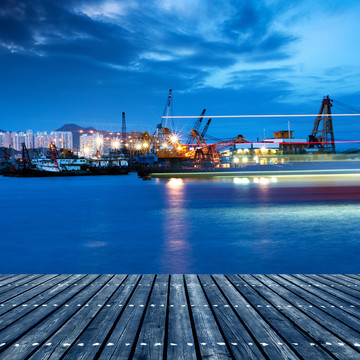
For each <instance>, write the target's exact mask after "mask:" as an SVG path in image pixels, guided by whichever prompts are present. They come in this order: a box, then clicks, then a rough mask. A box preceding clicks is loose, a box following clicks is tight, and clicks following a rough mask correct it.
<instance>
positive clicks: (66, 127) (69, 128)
mask: <svg viewBox="0 0 360 360" xmlns="http://www.w3.org/2000/svg"><path fill="white" fill-rule="evenodd" d="M81 130H82V131H97V130H96V129H94V128H93V127H86V128H85V127H81V126H79V125H76V124H65V125H64V126H62V127H61V128H60V129H57V130H56V131H71V132H75V131H81Z"/></svg>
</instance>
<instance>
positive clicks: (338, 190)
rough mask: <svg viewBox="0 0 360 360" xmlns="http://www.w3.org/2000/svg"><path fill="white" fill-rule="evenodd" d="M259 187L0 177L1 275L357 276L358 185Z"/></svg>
mask: <svg viewBox="0 0 360 360" xmlns="http://www.w3.org/2000/svg"><path fill="white" fill-rule="evenodd" d="M255 179H256V178H240V177H238V178H227V179H223V178H215V179H212V180H204V179H202V180H200V179H193V180H186V179H170V180H166V179H161V180H160V179H157V180H156V179H155V180H154V179H153V180H152V181H142V180H140V179H138V178H137V177H136V175H131V176H98V177H96V176H94V177H71V178H37V179H36V178H35V179H31V178H28V179H21V178H20V179H16V178H4V177H1V178H0V186H1V189H2V191H1V194H0V199H1V205H2V213H1V217H0V231H1V238H0V246H1V265H0V272H1V273H193V272H196V273H354V272H356V273H357V272H359V266H358V263H359V262H358V254H359V251H360V240H359V239H360V217H359V214H360V182H359V177H344V176H338V177H327V178H324V177H322V178H321V180H319V178H311V177H307V178H306V179H305V180H304V179H303V178H294V177H268V178H267V177H258V178H257V180H255ZM319 181H321V182H319ZM299 185H301V187H299Z"/></svg>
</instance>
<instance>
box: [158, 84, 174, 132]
mask: <svg viewBox="0 0 360 360" xmlns="http://www.w3.org/2000/svg"><path fill="white" fill-rule="evenodd" d="M170 115H172V89H170V90H169V95H168V98H167V100H166V104H165V109H164V112H163V116H162V117H161V121H160V123H159V124H157V125H156V130H155V134H154V135H157V136H159V135H160V133H161V129H162V127H163V121H164V117H165V125H166V126H167V121H168V119H169V118H168V116H170ZM172 125H174V124H172Z"/></svg>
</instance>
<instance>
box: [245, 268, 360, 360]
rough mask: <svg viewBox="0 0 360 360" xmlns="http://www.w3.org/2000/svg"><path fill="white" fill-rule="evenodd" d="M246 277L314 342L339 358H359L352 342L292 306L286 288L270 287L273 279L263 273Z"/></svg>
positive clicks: (292, 303) (300, 309)
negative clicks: (336, 334)
mask: <svg viewBox="0 0 360 360" xmlns="http://www.w3.org/2000/svg"><path fill="white" fill-rule="evenodd" d="M242 277H243V278H244V279H245V280H246V278H245V276H244V275H242ZM247 279H248V280H247V282H248V283H250V284H251V285H253V286H255V287H256V290H257V292H258V293H259V294H261V295H262V296H263V297H265V298H266V299H267V300H268V301H269V302H271V303H272V305H273V306H276V307H277V309H278V310H279V311H280V312H281V313H283V314H284V315H285V316H286V317H287V318H289V319H290V320H291V321H293V322H294V323H296V324H297V326H298V327H300V328H301V329H302V331H304V332H306V333H307V334H308V335H309V336H310V337H311V338H313V339H315V341H314V343H315V344H317V345H321V346H322V347H325V348H326V349H328V351H331V353H332V354H333V355H334V356H335V357H340V358H341V359H358V358H359V353H358V351H357V350H355V349H354V348H353V346H354V344H351V343H349V341H347V340H346V341H344V339H343V338H340V337H338V336H335V335H334V334H333V333H331V332H330V331H328V330H327V329H326V328H325V327H324V326H322V325H320V324H319V323H318V322H317V321H314V319H313V318H312V317H310V316H309V314H308V312H304V311H303V310H302V308H299V307H297V306H294V302H292V301H289V296H287V295H288V292H289V291H288V289H286V288H284V287H282V286H278V287H276V288H273V287H271V288H270V287H269V285H274V281H273V280H271V279H270V278H268V277H266V276H263V275H254V276H250V275H249V276H247ZM258 279H259V280H258ZM260 280H261V281H260ZM264 285H266V286H264ZM328 344H331V345H328Z"/></svg>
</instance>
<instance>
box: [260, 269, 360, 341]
mask: <svg viewBox="0 0 360 360" xmlns="http://www.w3.org/2000/svg"><path fill="white" fill-rule="evenodd" d="M254 276H255V277H256V278H258V279H260V280H262V281H263V280H265V281H266V279H267V278H270V277H271V279H272V280H274V281H276V282H278V283H280V284H285V281H284V280H283V279H282V278H281V277H280V276H278V275H268V276H267V277H265V276H264V275H254ZM282 276H283V277H289V275H282ZM263 282H264V281H263ZM293 290H294V288H291V289H290V288H281V287H280V288H278V289H277V293H278V294H279V295H280V296H282V297H283V298H284V299H285V300H287V301H288V302H289V303H290V304H291V305H292V306H294V307H296V308H298V309H299V310H300V311H302V312H303V313H306V314H307V315H308V316H309V317H311V318H312V319H313V320H314V321H316V322H317V323H318V324H320V325H321V326H323V327H324V328H326V329H327V330H328V331H330V332H332V333H333V334H334V335H335V336H339V337H341V338H342V339H343V341H344V342H347V343H348V344H349V345H350V346H354V344H355V343H357V341H358V339H359V333H358V331H356V330H354V329H353V328H350V327H349V326H347V325H346V322H345V323H344V322H341V321H340V320H339V319H338V318H335V317H334V316H331V315H329V313H328V312H326V311H325V310H326V309H324V308H322V306H325V305H324V304H326V305H327V303H326V302H324V304H322V305H319V307H317V306H316V304H315V303H314V302H312V301H313V300H314V301H316V297H313V296H312V295H311V294H308V298H307V299H306V298H301V297H300V296H298V295H297V294H295V293H294V292H293ZM318 303H319V302H318V301H317V304H318ZM299 305H301V307H300V306H299ZM338 316H339V317H340V312H339V313H338ZM347 318H350V315H347V314H346V313H343V314H342V316H341V320H344V321H346V319H347ZM340 334H341V335H340Z"/></svg>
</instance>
